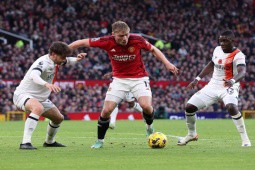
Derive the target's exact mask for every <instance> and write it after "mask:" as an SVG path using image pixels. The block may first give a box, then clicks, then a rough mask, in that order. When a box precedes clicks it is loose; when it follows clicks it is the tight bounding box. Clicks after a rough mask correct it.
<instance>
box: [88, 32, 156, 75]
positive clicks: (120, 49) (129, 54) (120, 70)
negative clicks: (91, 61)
mask: <svg viewBox="0 0 255 170" xmlns="http://www.w3.org/2000/svg"><path fill="white" fill-rule="evenodd" d="M89 44H90V46H91V47H99V48H101V49H104V50H105V51H106V52H107V53H108V55H109V57H110V60H111V64H112V71H113V77H118V78H140V77H145V76H148V72H147V71H146V70H145V66H144V64H143V61H142V57H141V49H144V50H146V51H149V50H150V49H151V44H150V43H149V42H148V41H146V40H145V39H144V38H143V37H141V36H139V35H134V34H130V36H129V39H128V44H127V45H126V46H121V45H118V44H117V43H116V42H115V40H114V36H105V37H100V38H91V39H89Z"/></svg>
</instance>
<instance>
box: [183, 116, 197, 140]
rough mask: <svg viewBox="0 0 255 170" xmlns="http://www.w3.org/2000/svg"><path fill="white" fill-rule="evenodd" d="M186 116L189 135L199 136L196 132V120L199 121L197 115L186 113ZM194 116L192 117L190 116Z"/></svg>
mask: <svg viewBox="0 0 255 170" xmlns="http://www.w3.org/2000/svg"><path fill="white" fill-rule="evenodd" d="M185 115H186V125H187V128H188V134H189V135H192V136H194V135H197V131H196V120H197V115H196V113H187V112H185ZM190 115H192V116H190Z"/></svg>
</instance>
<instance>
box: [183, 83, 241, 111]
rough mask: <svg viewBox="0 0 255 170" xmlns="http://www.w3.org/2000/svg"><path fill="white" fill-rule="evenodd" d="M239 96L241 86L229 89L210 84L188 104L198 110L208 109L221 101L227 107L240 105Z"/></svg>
mask: <svg viewBox="0 0 255 170" xmlns="http://www.w3.org/2000/svg"><path fill="white" fill-rule="evenodd" d="M238 94H239V86H233V87H230V88H227V87H223V86H216V85H210V84H208V85H206V86H205V87H204V88H202V89H201V90H200V91H198V92H197V93H195V94H194V95H193V96H192V97H191V98H190V99H189V101H188V103H190V104H192V105H195V106H196V107H197V108H198V109H201V108H204V107H208V106H210V105H212V104H214V103H216V102H218V101H219V100H222V101H223V103H224V104H225V106H226V105H227V104H230V103H232V104H235V105H238Z"/></svg>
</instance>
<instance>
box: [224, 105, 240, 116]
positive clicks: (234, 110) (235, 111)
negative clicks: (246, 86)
mask: <svg viewBox="0 0 255 170" xmlns="http://www.w3.org/2000/svg"><path fill="white" fill-rule="evenodd" d="M226 108H227V110H228V112H229V113H230V115H232V116H233V115H236V114H238V112H239V111H238V108H237V105H235V104H232V103H229V104H227V105H226Z"/></svg>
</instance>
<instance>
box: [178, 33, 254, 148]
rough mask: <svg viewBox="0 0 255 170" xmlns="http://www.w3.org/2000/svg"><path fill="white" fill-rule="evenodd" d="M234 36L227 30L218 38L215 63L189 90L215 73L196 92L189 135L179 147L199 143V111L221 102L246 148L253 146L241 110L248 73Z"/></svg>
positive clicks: (188, 116) (191, 102)
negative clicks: (240, 97)
mask: <svg viewBox="0 0 255 170" xmlns="http://www.w3.org/2000/svg"><path fill="white" fill-rule="evenodd" d="M234 37H235V36H234V34H233V33H232V32H231V31H224V32H223V33H222V34H221V35H220V37H219V43H220V46H218V47H216V48H215V50H214V52H213V56H212V61H210V62H209V63H208V64H207V65H206V67H205V68H204V69H203V70H202V72H201V73H200V74H199V75H198V77H196V78H195V80H193V81H192V82H191V83H190V84H189V85H188V88H189V89H192V88H193V87H194V86H196V85H197V83H198V81H200V80H201V79H202V78H203V77H205V76H206V75H208V74H209V73H211V72H213V75H212V78H211V80H210V82H209V83H208V84H207V85H206V86H205V87H204V88H202V89H201V90H200V91H198V92H197V93H195V94H194V95H193V96H192V97H191V98H190V99H189V101H188V102H187V105H186V107H185V114H186V125H187V128H188V135H187V136H186V137H184V138H182V139H180V140H179V141H178V143H177V144H178V145H180V146H182V145H186V144H187V143H188V142H190V141H196V140H198V134H197V132H196V111H197V110H199V109H201V108H204V107H207V106H210V105H212V104H214V103H216V102H217V101H218V100H219V99H220V100H222V101H223V102H224V104H225V106H226V108H227V110H228V112H229V114H230V115H231V117H232V120H233V122H234V124H235V126H236V128H237V130H238V132H239V133H240V135H241V139H242V145H241V146H243V147H249V146H251V142H250V140H249V138H248V135H247V132H246V128H245V124H244V120H243V117H242V114H241V113H240V111H239V110H238V93H239V88H240V83H239V82H240V81H241V80H242V79H243V78H244V76H245V73H246V64H245V55H244V54H243V53H242V52H241V51H240V50H239V49H237V48H236V47H235V46H234Z"/></svg>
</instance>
